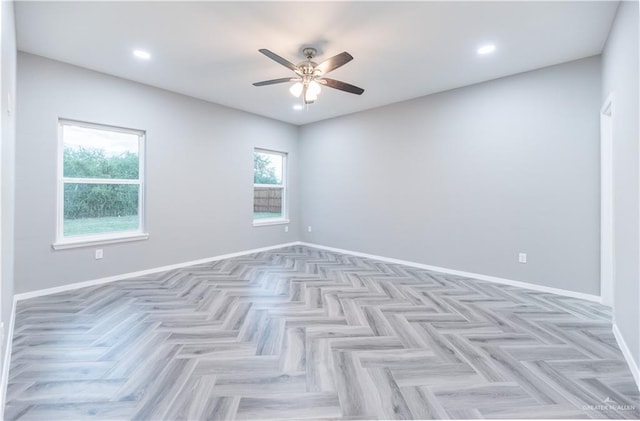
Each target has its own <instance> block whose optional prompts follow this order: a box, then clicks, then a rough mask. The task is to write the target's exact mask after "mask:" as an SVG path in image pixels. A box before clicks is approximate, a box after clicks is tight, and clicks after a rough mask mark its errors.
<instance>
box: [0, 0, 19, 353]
mask: <svg viewBox="0 0 640 421" xmlns="http://www.w3.org/2000/svg"><path fill="white" fill-rule="evenodd" d="M0 7H2V64H1V65H2V69H1V70H0V73H2V81H1V82H0V103H1V104H2V105H1V106H0V112H1V113H2V122H1V126H2V150H1V151H0V157H1V158H0V159H1V163H0V168H1V170H0V171H1V173H0V179H1V183H2V186H1V188H0V189H1V190H0V191H1V192H2V193H1V197H0V202H1V203H0V207H1V209H0V215H1V218H0V224H1V228H0V231H1V233H2V236H1V238H0V250H1V254H2V258H1V261H0V281H1V286H0V287H1V290H0V295H2V302H1V303H0V308H1V309H2V310H1V317H2V322H3V323H4V327H5V338H3V339H6V335H7V333H8V330H9V320H10V319H11V306H12V304H13V257H14V255H13V238H14V203H15V201H14V192H15V186H14V184H15V144H16V133H15V132H16V129H15V111H16V110H15V106H14V104H15V98H16V31H15V20H14V13H13V2H11V1H3V2H2V5H0ZM9 95H10V96H11V102H12V104H11V108H12V109H11V110H9V109H8V108H9ZM9 111H12V112H11V113H9ZM5 342H6V341H5V340H3V341H2V350H3V352H2V354H3V356H4V349H5ZM3 362H4V359H3V360H2V361H0V364H2V363H3Z"/></svg>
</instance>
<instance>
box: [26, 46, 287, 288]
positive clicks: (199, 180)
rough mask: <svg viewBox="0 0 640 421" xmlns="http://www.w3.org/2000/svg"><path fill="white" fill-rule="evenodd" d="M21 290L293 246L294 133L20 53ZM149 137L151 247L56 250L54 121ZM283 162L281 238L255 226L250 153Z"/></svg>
mask: <svg viewBox="0 0 640 421" xmlns="http://www.w3.org/2000/svg"><path fill="white" fill-rule="evenodd" d="M18 93H19V96H18V103H17V138H18V139H19V142H18V145H17V150H16V166H17V171H16V247H15V253H16V256H15V290H16V293H21V292H26V291H33V290H37V289H42V288H49V287H55V286H59V285H64V284H69V283H73V282H79V281H86V280H91V279H96V278H101V277H105V276H111V275H116V274H122V273H127V272H131V271H137V270H143V269H149V268H154V267H159V266H164V265H169V264H173V263H179V262H185V261H190V260H194V259H200V258H206V257H211V256H216V255H220V254H225V253H231V252H236V251H242V250H247V249H252V248H257V247H264V246H269V245H274V244H280V243H285V242H290V241H295V240H298V234H299V232H298V229H297V227H298V226H299V221H298V219H297V218H298V205H297V203H298V193H297V192H298V186H297V184H296V180H297V179H298V169H297V166H296V165H295V163H296V162H297V153H298V151H297V138H298V129H297V127H295V126H292V125H289V124H286V123H281V122H277V121H274V120H270V119H267V118H264V117H259V116H256V115H253V114H248V113H245V112H242V111H237V110H232V109H230V108H226V107H223V106H219V105H214V104H211V103H207V102H204V101H200V100H196V99H193V98H189V97H186V96H182V95H177V94H174V93H170V92H167V91H163V90H160V89H157V88H152V87H149V86H145V85H142V84H138V83H134V82H130V81H126V80H122V79H118V78H115V77H111V76H107V75H104V74H101V73H97V72H93V71H89V70H86V69H81V68H78V67H74V66H71V65H68V64H63V63H60V62H56V61H52V60H48V59H44V58H41V57H37V56H33V55H29V54H24V53H19V54H18ZM59 117H62V118H68V119H75V120H82V121H88V122H95V123H101V124H108V125H114V126H121V127H129V128H134V129H142V130H146V132H147V137H146V149H147V156H146V158H147V172H146V181H147V202H146V205H147V227H148V232H149V234H150V238H149V239H148V240H146V241H137V242H131V243H120V244H113V245H105V246H103V247H102V246H101V247H100V248H103V249H104V259H103V260H95V259H94V256H93V255H94V249H95V247H94V248H80V249H72V250H61V251H54V250H52V248H51V244H52V243H53V242H54V239H55V231H56V226H55V225H56V147H57V122H58V118H59ZM254 147H261V148H267V149H275V150H280V151H285V152H288V153H289V155H290V158H291V159H290V163H291V164H292V165H291V166H290V168H289V175H290V181H291V183H290V189H291V190H290V196H289V198H290V205H291V207H290V210H291V224H290V228H291V229H290V230H289V232H288V233H285V232H284V227H283V226H282V225H277V226H265V227H253V225H252V212H253V208H252V207H253V203H252V201H253V193H252V188H253V173H252V171H253V148H254Z"/></svg>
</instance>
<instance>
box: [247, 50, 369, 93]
mask: <svg viewBox="0 0 640 421" xmlns="http://www.w3.org/2000/svg"><path fill="white" fill-rule="evenodd" d="M258 51H260V52H261V53H262V54H264V55H265V56H267V57H269V58H270V59H272V60H274V61H276V62H278V63H280V64H282V65H283V66H284V67H286V68H288V69H290V70H293V72H294V73H295V74H296V76H293V77H283V78H280V79H272V80H265V81H263V82H256V83H254V84H253V86H265V85H274V84H276V83H285V82H295V83H294V84H293V85H291V88H289V91H290V92H291V94H293V96H295V97H298V98H299V97H300V96H302V99H303V101H304V103H305V104H313V103H314V102H315V101H316V100H317V99H318V94H319V93H320V86H321V85H324V86H328V87H330V88H333V89H338V90H340V91H344V92H349V93H351V94H356V95H362V93H363V92H364V89H362V88H358V87H357V86H354V85H351V84H349V83H346V82H341V81H339V80H335V79H330V78H328V77H325V76H324V75H326V74H327V73H329V72H331V71H333V70H335V69H337V68H338V67H340V66H343V65H345V64H347V63H348V62H350V61H351V60H353V57H352V56H351V54H349V53H347V52H346V51H345V52H342V53H340V54H338V55H335V56H333V57H331V58H328V59H326V60H325V61H323V62H322V63H320V64H316V63H314V62H313V61H311V59H312V58H314V57H315V56H316V54H317V53H318V51H317V50H316V49H315V48H305V49H303V50H302V54H304V55H305V57H306V58H307V60H306V61H303V62H301V63H299V64H298V65H295V64H293V63H291V62H290V61H289V60H287V59H284V58H282V57H280V56H279V55H277V54H276V53H274V52H272V51H269V50H267V49H265V48H263V49H260V50H258Z"/></svg>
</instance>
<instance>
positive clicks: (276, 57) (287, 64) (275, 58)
mask: <svg viewBox="0 0 640 421" xmlns="http://www.w3.org/2000/svg"><path fill="white" fill-rule="evenodd" d="M258 51H260V52H261V53H262V54H264V55H265V56H267V57H269V58H270V59H271V60H273V61H277V62H278V63H280V64H282V65H283V66H284V67H286V68H288V69H291V70H293V71H294V72H296V73H298V74H299V73H300V69H298V66H296V65H295V64H293V63H291V62H290V61H289V60H287V59H285V58H282V57H280V56H279V55H277V54H276V53H274V52H273V51H269V50H267V49H266V48H261V49H259V50H258Z"/></svg>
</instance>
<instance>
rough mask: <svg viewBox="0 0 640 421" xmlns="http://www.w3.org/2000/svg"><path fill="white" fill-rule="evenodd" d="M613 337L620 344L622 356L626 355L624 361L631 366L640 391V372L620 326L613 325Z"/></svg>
mask: <svg viewBox="0 0 640 421" xmlns="http://www.w3.org/2000/svg"><path fill="white" fill-rule="evenodd" d="M613 336H615V338H616V342H618V346H619V347H620V351H622V355H624V359H625V360H626V361H627V365H629V369H630V370H631V374H632V375H633V379H634V380H635V381H636V386H637V387H638V390H640V370H639V369H638V364H636V361H635V360H634V359H633V355H632V354H631V351H630V350H629V347H628V346H627V343H626V342H625V340H624V337H623V336H622V333H621V332H620V329H618V325H617V324H615V322H614V323H613Z"/></svg>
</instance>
